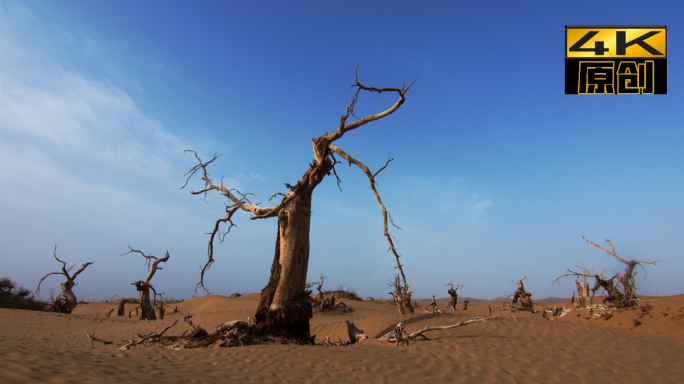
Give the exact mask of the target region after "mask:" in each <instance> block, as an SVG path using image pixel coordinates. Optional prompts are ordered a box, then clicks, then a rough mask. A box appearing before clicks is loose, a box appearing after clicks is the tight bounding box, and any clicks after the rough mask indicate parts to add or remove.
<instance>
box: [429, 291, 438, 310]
mask: <svg viewBox="0 0 684 384" xmlns="http://www.w3.org/2000/svg"><path fill="white" fill-rule="evenodd" d="M430 306H431V307H432V313H437V300H435V295H432V301H430Z"/></svg>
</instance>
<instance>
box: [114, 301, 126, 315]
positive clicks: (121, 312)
mask: <svg viewBox="0 0 684 384" xmlns="http://www.w3.org/2000/svg"><path fill="white" fill-rule="evenodd" d="M126 303H128V300H126V299H121V301H120V302H119V308H118V310H117V311H116V315H117V316H124V315H125V314H126Z"/></svg>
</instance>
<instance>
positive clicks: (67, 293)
mask: <svg viewBox="0 0 684 384" xmlns="http://www.w3.org/2000/svg"><path fill="white" fill-rule="evenodd" d="M59 286H60V287H61V288H62V294H63V295H64V297H66V299H67V308H68V310H69V313H71V312H72V311H73V310H74V308H76V304H78V299H77V298H76V295H74V292H73V291H72V290H71V288H73V286H74V283H73V282H70V281H67V282H66V283H59Z"/></svg>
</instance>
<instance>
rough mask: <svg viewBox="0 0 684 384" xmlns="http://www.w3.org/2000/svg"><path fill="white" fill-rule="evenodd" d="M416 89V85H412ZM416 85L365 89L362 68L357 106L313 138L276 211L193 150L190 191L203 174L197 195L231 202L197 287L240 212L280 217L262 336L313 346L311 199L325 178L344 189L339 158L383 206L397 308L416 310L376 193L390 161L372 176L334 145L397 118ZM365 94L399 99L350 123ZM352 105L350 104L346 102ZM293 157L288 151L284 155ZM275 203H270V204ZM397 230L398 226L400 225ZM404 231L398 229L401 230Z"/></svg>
mask: <svg viewBox="0 0 684 384" xmlns="http://www.w3.org/2000/svg"><path fill="white" fill-rule="evenodd" d="M411 85H413V84H411ZM411 85H409V86H408V87H406V84H405V83H404V86H402V88H401V89H400V88H374V87H367V86H365V85H363V84H362V83H361V82H360V81H359V79H358V68H357V76H356V77H355V82H354V84H352V85H351V86H352V87H353V88H356V92H355V93H354V96H353V97H352V99H351V103H349V104H347V105H346V108H345V114H344V115H343V116H341V118H340V125H339V127H338V128H337V130H335V131H334V132H332V133H326V134H324V135H321V136H319V137H317V138H314V139H312V147H313V157H314V159H313V161H312V162H311V163H310V164H309V165H308V167H306V171H305V172H304V174H303V176H302V178H301V179H300V180H299V181H298V182H297V183H296V184H295V185H290V184H289V183H285V187H286V188H287V189H288V190H289V192H288V193H282V192H277V193H275V194H273V196H271V199H272V198H273V197H275V196H277V195H279V196H282V200H281V201H280V202H279V203H278V204H277V205H276V206H271V207H260V206H259V203H256V204H255V203H252V202H251V201H250V199H249V198H248V196H249V194H243V193H241V192H240V191H238V190H236V189H230V188H227V187H225V186H223V184H222V182H221V183H218V184H215V183H214V182H213V181H212V180H211V179H210V178H209V173H208V172H207V167H208V165H209V164H211V163H212V162H213V161H214V160H216V159H217V158H218V156H217V155H214V157H212V158H211V159H210V160H209V161H206V162H203V161H202V160H201V159H200V157H199V156H198V155H197V153H196V152H195V151H192V150H188V151H186V152H191V153H193V154H194V155H195V158H196V159H197V161H198V164H197V165H195V166H194V167H193V168H192V169H190V171H188V172H187V173H186V175H189V176H188V178H187V180H186V182H185V185H183V187H181V188H184V187H185V186H186V185H187V184H188V182H189V180H190V178H191V177H192V176H193V175H194V174H195V173H196V172H198V171H199V172H200V173H201V175H202V180H203V181H204V183H205V184H204V188H203V189H202V190H200V191H196V192H195V191H191V193H192V194H193V195H202V194H203V195H205V196H206V193H207V192H210V191H218V192H219V193H221V194H222V195H223V196H225V197H226V198H227V200H228V204H227V205H226V208H225V212H226V215H225V217H223V218H220V219H218V220H216V223H215V224H214V229H213V230H212V231H211V233H210V238H209V244H208V251H207V262H206V264H205V265H204V267H203V268H202V270H201V272H200V281H199V283H198V284H197V287H198V288H199V287H202V288H203V289H205V291H206V288H205V287H204V274H205V273H206V271H207V270H208V269H209V267H210V266H211V265H212V263H213V262H214V258H213V256H214V238H215V237H216V234H217V233H218V238H219V241H223V239H224V238H225V235H226V234H227V233H228V232H229V231H230V229H231V228H232V227H233V226H235V224H234V223H233V222H232V217H233V215H234V214H235V212H237V211H238V210H241V211H245V212H249V213H251V215H252V216H250V219H252V220H254V219H266V218H270V217H277V219H278V233H277V236H276V245H275V255H274V258H273V264H272V267H271V277H270V279H269V281H268V284H267V285H266V287H265V288H264V289H263V290H262V292H261V299H260V301H259V305H258V308H257V313H256V315H255V319H256V326H255V327H256V329H257V332H262V331H263V332H267V333H269V334H272V335H279V336H285V337H288V338H293V339H299V340H302V341H310V337H311V335H310V327H309V319H311V317H312V316H313V314H312V309H311V305H310V303H308V302H307V301H306V296H308V294H307V293H306V274H307V269H308V265H309V230H310V225H311V199H312V195H313V191H314V189H315V188H316V186H318V184H320V183H321V181H323V179H324V178H325V176H330V175H332V174H335V177H336V179H337V183H338V187H339V183H340V179H339V177H338V175H337V171H336V169H335V165H336V164H340V162H338V161H337V160H336V158H335V155H337V156H340V157H342V158H343V159H345V160H346V161H347V162H348V163H349V166H351V165H352V164H354V165H356V166H358V167H359V168H361V169H362V170H363V172H364V173H365V174H366V176H367V177H368V181H369V183H370V187H371V191H372V192H373V195H374V196H375V199H376V201H377V203H378V205H379V206H380V209H381V211H382V216H383V219H384V235H385V237H386V238H387V241H388V242H389V250H390V251H392V254H393V255H394V256H395V258H396V261H397V268H398V269H399V273H400V274H401V277H402V281H401V286H399V287H397V291H398V293H399V296H398V297H396V298H395V301H396V304H397V307H398V309H399V312H400V313H405V312H406V309H407V308H408V307H411V301H410V298H407V297H406V294H407V293H408V292H410V288H409V287H408V284H407V283H406V276H405V275H404V270H403V268H402V265H401V263H400V262H399V257H400V255H399V254H398V253H397V250H396V248H395V246H394V243H393V241H392V235H390V233H389V231H388V224H389V223H392V225H394V223H393V221H392V218H391V216H390V214H389V211H388V210H387V209H386V208H385V205H384V204H383V203H382V200H381V198H380V195H379V194H378V192H377V190H376V189H375V184H376V181H375V178H376V177H377V175H378V174H379V173H380V172H381V171H382V170H384V169H385V168H386V167H387V165H389V163H390V161H392V160H393V159H390V158H388V160H387V162H386V163H385V165H384V166H383V167H381V168H380V169H379V170H378V171H376V172H375V173H372V172H371V171H370V170H369V169H368V167H367V166H366V165H364V164H363V163H362V162H360V161H359V160H357V159H355V158H353V157H352V156H350V155H349V154H347V153H346V152H345V151H343V150H342V149H341V148H339V147H337V146H335V145H334V144H333V142H335V141H336V140H338V139H340V138H342V137H343V136H344V135H345V134H346V133H347V132H349V131H352V130H354V129H356V128H359V127H361V126H363V125H365V124H367V123H369V122H371V121H375V120H379V119H382V118H383V117H386V116H389V115H390V114H392V113H394V112H395V111H396V110H397V109H399V107H400V106H401V105H402V104H403V103H404V101H405V98H404V95H405V94H406V92H408V90H409V89H410V88H411ZM361 91H367V92H371V93H378V94H380V93H383V92H385V93H396V94H397V95H398V96H399V99H398V100H397V101H396V102H395V103H394V105H393V106H391V107H390V108H389V109H387V110H385V111H383V112H380V113H378V114H375V115H369V116H366V117H364V118H362V119H359V120H356V121H354V122H351V123H349V122H347V119H348V118H349V116H354V117H356V116H355V115H354V107H355V105H356V103H357V101H358V96H359V93H360V92H361ZM345 103H346V102H345ZM282 155H283V156H286V155H287V152H285V153H283V154H282ZM269 200H270V199H269ZM221 223H224V224H228V229H227V230H226V231H225V232H223V233H221V232H220V231H219V226H220V225H221ZM395 227H396V225H395ZM397 228H398V227H397Z"/></svg>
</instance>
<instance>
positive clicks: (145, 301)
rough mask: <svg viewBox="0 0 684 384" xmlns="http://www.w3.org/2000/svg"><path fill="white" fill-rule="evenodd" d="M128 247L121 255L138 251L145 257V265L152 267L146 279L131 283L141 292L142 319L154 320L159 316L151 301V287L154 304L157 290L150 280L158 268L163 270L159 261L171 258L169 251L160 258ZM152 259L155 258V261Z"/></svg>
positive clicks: (163, 261)
mask: <svg viewBox="0 0 684 384" xmlns="http://www.w3.org/2000/svg"><path fill="white" fill-rule="evenodd" d="M128 248H130V251H128V252H126V253H124V254H122V255H121V256H123V255H127V254H129V253H133V252H138V253H139V254H141V255H142V256H143V257H144V258H145V265H146V266H147V267H149V269H150V270H149V271H148V272H147V277H146V278H145V280H138V281H136V282H135V283H131V285H135V289H136V290H137V291H138V292H140V311H141V312H142V314H141V315H140V320H154V319H156V318H157V316H156V315H155V313H154V305H153V304H152V303H150V289H151V290H152V292H154V296H153V297H152V299H153V300H154V304H156V302H157V299H156V298H157V291H155V290H154V287H153V286H152V284H150V280H152V276H154V273H155V272H157V270H160V271H161V268H160V267H159V263H165V262H166V261H167V260H168V259H169V252H168V251H166V256H164V257H162V258H161V259H160V258H158V257H156V256H152V255H145V254H144V253H143V252H142V251H138V250H137V249H133V248H131V247H130V246H129V247H128ZM152 260H154V262H153V261H152ZM130 315H131V314H130V312H129V314H128V316H129V317H130Z"/></svg>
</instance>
